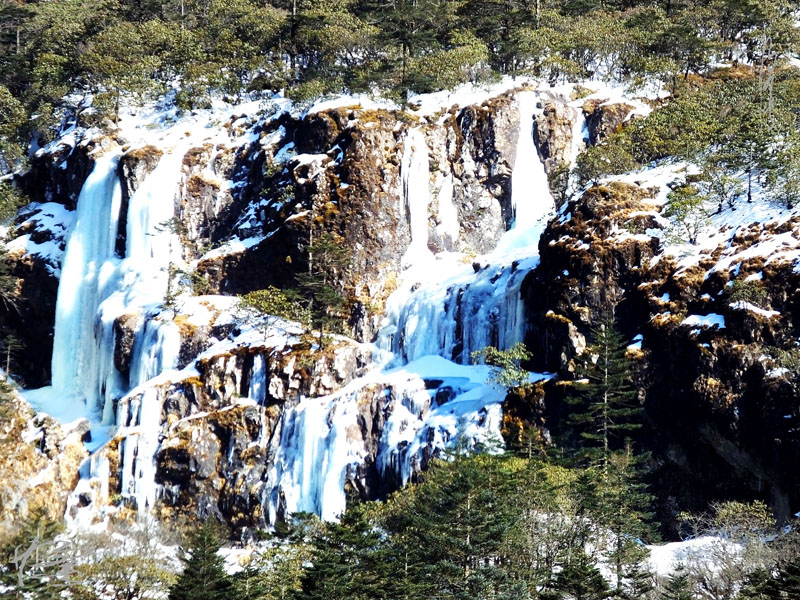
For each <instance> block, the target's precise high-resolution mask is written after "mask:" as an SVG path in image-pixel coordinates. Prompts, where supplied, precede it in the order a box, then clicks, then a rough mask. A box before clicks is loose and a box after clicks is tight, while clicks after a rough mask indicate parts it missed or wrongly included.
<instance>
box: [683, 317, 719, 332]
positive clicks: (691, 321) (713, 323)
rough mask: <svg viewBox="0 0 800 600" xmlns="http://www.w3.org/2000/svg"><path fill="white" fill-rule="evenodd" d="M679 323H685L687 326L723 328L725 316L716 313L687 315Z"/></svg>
mask: <svg viewBox="0 0 800 600" xmlns="http://www.w3.org/2000/svg"><path fill="white" fill-rule="evenodd" d="M681 325H686V326H687V327H718V328H719V329H725V317H723V316H722V315H718V314H716V313H710V314H707V315H689V316H688V317H686V318H685V319H684V320H683V321H681Z"/></svg>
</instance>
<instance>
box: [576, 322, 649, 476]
mask: <svg viewBox="0 0 800 600" xmlns="http://www.w3.org/2000/svg"><path fill="white" fill-rule="evenodd" d="M626 351H627V344H625V342H624V341H623V338H622V336H621V335H620V333H619V332H618V331H617V330H616V328H615V327H614V320H613V318H611V317H607V318H605V319H604V320H603V322H602V324H601V325H600V327H599V328H598V329H595V330H593V331H592V344H591V345H590V346H589V347H588V348H587V349H586V351H585V352H584V355H583V360H582V362H581V363H580V364H579V367H578V371H577V375H578V378H579V379H578V381H577V382H576V384H575V388H574V389H575V392H576V393H575V395H574V396H573V397H571V398H570V399H569V400H568V402H569V403H570V405H571V406H572V407H573V412H572V414H571V415H570V417H569V424H570V425H571V426H572V428H573V431H574V433H576V434H577V435H578V437H579V439H578V440H574V441H575V442H576V443H578V449H577V455H578V457H579V458H581V459H588V461H589V463H588V464H600V465H601V466H602V468H603V470H604V471H605V470H606V469H607V467H608V463H609V459H610V457H611V454H612V452H613V451H615V450H620V449H624V448H625V443H626V439H627V438H628V437H629V436H630V434H631V433H632V432H634V431H636V430H637V429H639V428H640V427H641V417H642V408H641V407H640V406H639V405H638V403H637V391H636V388H635V387H634V385H633V361H632V360H631V359H630V358H628V356H627V353H626Z"/></svg>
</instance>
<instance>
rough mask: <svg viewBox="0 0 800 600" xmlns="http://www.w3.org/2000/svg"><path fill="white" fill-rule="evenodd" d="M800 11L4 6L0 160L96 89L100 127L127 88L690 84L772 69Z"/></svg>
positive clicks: (92, 3) (443, 0)
mask: <svg viewBox="0 0 800 600" xmlns="http://www.w3.org/2000/svg"><path fill="white" fill-rule="evenodd" d="M792 9H793V2H791V0H758V1H754V0H699V1H692V2H687V1H684V0H610V1H609V0H606V1H604V2H600V1H596V0H488V1H486V0H483V1H481V2H476V1H474V0H395V1H392V2H375V1H373V0H335V1H332V2H319V1H317V0H271V1H267V2H257V1H255V0H167V1H158V2H155V1H152V0H100V1H96V0H59V1H57V2H49V1H35V0H29V1H24V0H3V2H2V4H0V140H2V143H1V144H0V160H1V161H2V163H3V164H2V166H3V168H4V169H6V170H7V169H8V168H9V167H12V166H13V165H15V164H17V163H18V161H19V159H20V158H21V157H22V156H23V154H24V153H23V147H24V145H25V144H26V143H27V141H28V140H29V139H31V137H32V136H33V137H38V138H39V139H40V141H44V140H46V139H48V138H49V137H50V136H52V135H53V134H54V132H55V131H57V129H58V128H59V126H61V125H63V124H64V122H65V120H70V119H74V118H75V116H76V112H77V110H78V109H79V108H81V107H84V106H85V105H87V103H88V100H89V98H90V97H93V106H94V109H95V112H94V116H93V117H92V116H90V115H86V114H84V116H83V118H84V119H85V120H87V121H92V120H94V121H95V122H98V123H99V122H100V121H101V120H102V119H103V118H105V117H108V118H111V119H115V118H116V115H117V111H118V108H119V103H120V100H121V98H122V97H128V98H132V99H141V98H147V97H154V96H160V95H162V94H164V93H166V92H168V91H170V90H172V93H174V95H175V101H176V102H177V103H178V105H179V106H181V107H184V108H194V107H197V106H202V105H203V104H204V103H205V102H207V101H208V97H209V93H210V92H211V91H212V90H217V91H221V92H223V93H227V94H229V95H231V96H234V97H235V96H237V95H239V94H241V93H242V92H244V91H258V90H281V89H284V90H286V93H287V94H288V95H289V96H291V97H293V98H295V99H297V100H304V99H309V98H313V97H316V96H318V95H321V94H325V93H329V92H333V93H336V92H342V91H350V92H370V91H374V90H376V89H377V88H379V89H380V90H382V91H383V93H388V94H397V95H398V96H399V97H400V98H405V94H406V92H407V91H408V90H413V91H417V92H425V91H431V90H437V89H442V88H446V87H452V86H454V85H456V84H459V83H462V82H466V81H480V80H486V79H491V78H493V77H496V76H498V75H506V74H511V75H518V74H526V75H535V76H538V77H541V78H545V79H549V80H551V81H557V80H562V79H565V78H570V79H573V80H574V79H581V78H587V77H603V78H606V79H614V80H619V81H624V82H627V83H629V84H631V85H633V86H636V85H639V84H645V83H648V81H649V80H651V79H653V78H657V79H659V80H662V81H666V82H671V85H672V86H673V88H675V87H676V86H677V85H678V82H679V81H681V80H685V79H686V78H687V77H688V76H690V75H692V74H693V73H696V72H700V71H701V70H703V69H705V68H706V66H707V65H708V64H709V61H713V60H715V59H720V58H721V59H725V58H727V59H734V60H738V59H741V60H743V61H746V62H748V63H749V64H753V65H759V66H761V67H765V68H768V69H767V70H770V69H771V68H772V66H774V65H775V64H777V62H778V61H779V60H780V59H781V58H783V57H786V56H787V55H788V54H789V53H790V51H791V50H792V48H794V47H795V46H796V43H797V31H796V29H795V28H794V27H793V26H792V24H793V16H792V14H791V11H792ZM772 72H773V71H771V70H770V73H772ZM772 77H773V76H772V75H770V78H772ZM769 83H770V84H771V81H770V82H769ZM679 143H680V142H679ZM663 151H666V152H668V150H667V149H664V150H663ZM658 152H659V153H660V152H662V151H661V150H659V151H658Z"/></svg>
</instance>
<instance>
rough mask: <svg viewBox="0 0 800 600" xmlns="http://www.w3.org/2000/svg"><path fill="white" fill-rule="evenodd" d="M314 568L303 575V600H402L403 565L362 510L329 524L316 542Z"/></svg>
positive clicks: (301, 599)
mask: <svg viewBox="0 0 800 600" xmlns="http://www.w3.org/2000/svg"><path fill="white" fill-rule="evenodd" d="M310 562H311V566H310V567H308V568H307V569H306V570H305V572H304V573H303V576H302V580H301V589H300V590H299V591H298V592H297V594H296V597H297V598H298V599H300V600H330V599H331V598H354V599H359V600H362V599H363V600H371V599H375V600H378V599H382V598H399V597H402V589H401V587H400V584H401V581H402V579H403V578H402V574H401V572H400V571H399V568H400V564H401V563H400V561H398V560H397V558H396V556H395V555H394V548H393V547H392V545H391V544H390V543H389V541H388V540H387V538H386V536H385V535H384V534H383V532H381V531H380V530H379V529H378V528H377V527H375V526H374V525H373V524H372V523H371V522H370V520H369V519H368V518H367V515H366V514H365V512H364V511H363V510H362V509H361V508H360V507H355V508H353V509H351V510H348V511H347V512H345V514H344V515H342V518H341V522H339V523H325V525H324V527H323V528H322V530H321V531H319V532H318V533H317V534H316V535H315V536H314V537H313V540H312V554H311V559H310Z"/></svg>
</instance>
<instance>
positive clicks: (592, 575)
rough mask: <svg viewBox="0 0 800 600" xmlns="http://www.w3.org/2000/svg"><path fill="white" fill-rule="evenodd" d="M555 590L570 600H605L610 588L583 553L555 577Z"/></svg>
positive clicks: (609, 593)
mask: <svg viewBox="0 0 800 600" xmlns="http://www.w3.org/2000/svg"><path fill="white" fill-rule="evenodd" d="M555 588H556V590H558V591H559V592H560V593H561V594H562V596H561V597H562V598H563V597H564V596H563V594H566V597H568V598H571V599H572V600H605V599H606V598H610V597H611V595H612V592H611V588H609V587H608V583H606V580H605V579H603V576H602V575H601V574H600V571H598V570H597V568H596V567H595V566H594V565H592V563H591V560H590V559H589V557H588V556H586V553H585V552H582V553H580V554H579V555H577V556H576V557H575V558H574V559H573V560H572V561H570V562H569V563H567V564H566V565H564V568H563V569H562V570H561V572H559V574H558V576H557V577H556V585H555Z"/></svg>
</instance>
